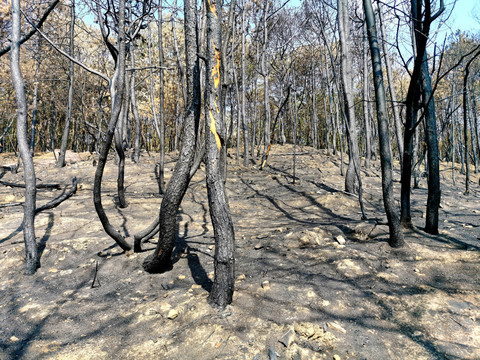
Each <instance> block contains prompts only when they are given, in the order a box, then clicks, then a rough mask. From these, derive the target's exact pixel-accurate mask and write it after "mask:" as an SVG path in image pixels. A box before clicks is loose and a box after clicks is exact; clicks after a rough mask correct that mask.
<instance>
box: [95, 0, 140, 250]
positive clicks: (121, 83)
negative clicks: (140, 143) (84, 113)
mask: <svg viewBox="0 0 480 360" xmlns="http://www.w3.org/2000/svg"><path fill="white" fill-rule="evenodd" d="M118 10H119V21H118V50H115V51H112V56H113V55H115V56H114V60H115V65H116V66H115V75H114V76H113V80H112V81H111V85H110V86H111V88H112V90H113V89H114V88H116V89H115V90H113V91H112V90H111V93H112V95H113V96H112V113H111V116H110V121H109V123H108V128H107V134H106V136H105V143H104V144H103V148H102V150H101V151H100V156H99V158H98V165H97V169H96V171H95V179H94V184H93V202H94V205H95V210H96V212H97V215H98V217H99V219H100V221H101V223H102V225H103V228H104V230H105V232H106V233H107V234H108V235H109V236H110V237H112V238H113V239H114V240H115V241H116V242H117V244H118V245H119V246H120V247H121V248H122V249H123V250H125V251H128V250H131V245H130V244H128V243H127V242H126V241H125V238H124V237H123V236H122V235H121V234H120V232H119V231H118V230H116V229H114V227H113V226H112V225H111V224H110V221H109V220H108V217H107V215H106V213H105V210H104V209H103V205H102V178H103V171H104V169H105V165H106V163H107V157H108V153H109V151H110V146H111V145H112V140H113V136H114V134H115V127H116V125H117V122H118V119H119V117H120V112H121V110H122V104H123V98H124V93H125V57H126V54H125V53H126V46H125V0H120V5H119V9H118ZM98 11H99V13H98V18H99V19H100V20H101V19H102V15H101V14H100V9H99V10H98ZM104 37H105V36H104ZM107 40H108V39H107ZM107 40H106V41H107ZM107 44H109V45H111V46H113V45H112V44H110V42H107Z"/></svg>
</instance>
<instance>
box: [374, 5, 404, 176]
mask: <svg viewBox="0 0 480 360" xmlns="http://www.w3.org/2000/svg"><path fill="white" fill-rule="evenodd" d="M377 5H378V19H379V22H380V34H381V43H382V48H383V54H384V56H385V67H386V70H387V80H388V90H389V92H390V100H391V101H392V110H393V123H394V125H395V138H396V140H397V146H398V158H399V161H400V168H401V167H402V164H403V143H402V139H403V134H402V119H401V118H400V112H399V111H398V106H397V93H396V91H395V84H394V83H393V76H392V66H391V64H390V55H389V54H388V48H387V42H386V39H385V34H386V33H385V26H384V24H383V20H382V8H381V5H380V2H378V3H377Z"/></svg>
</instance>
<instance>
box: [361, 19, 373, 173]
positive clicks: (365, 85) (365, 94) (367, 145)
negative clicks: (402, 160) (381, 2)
mask: <svg viewBox="0 0 480 360" xmlns="http://www.w3.org/2000/svg"><path fill="white" fill-rule="evenodd" d="M363 41H364V44H363V46H362V50H363V51H362V55H363V122H364V123H365V167H366V168H367V169H368V168H370V158H371V156H372V147H371V145H372V142H371V137H372V131H371V129H370V119H369V116H368V99H369V96H368V95H369V91H368V90H369V89H368V88H369V86H368V78H369V71H368V61H367V57H368V54H367V53H368V37H367V29H366V26H364V40H363Z"/></svg>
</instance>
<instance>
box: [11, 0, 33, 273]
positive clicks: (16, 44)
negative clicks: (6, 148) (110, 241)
mask: <svg viewBox="0 0 480 360" xmlns="http://www.w3.org/2000/svg"><path fill="white" fill-rule="evenodd" d="M20 29H21V23H20V0H13V1H12V30H11V32H12V33H11V45H10V72H11V76H12V83H13V88H14V91H15V100H16V103H17V142H18V148H19V150H20V156H21V158H22V162H23V169H24V177H25V204H24V205H23V240H24V242H25V259H26V263H25V274H26V275H32V274H34V273H35V271H36V270H37V268H38V267H39V265H40V264H39V258H38V249H37V243H36V241H35V223H34V221H35V207H36V195H37V190H36V180H35V168H34V166H33V159H32V156H31V154H30V151H29V147H28V141H27V100H26V96H25V85H24V81H23V77H22V73H21V71H20Z"/></svg>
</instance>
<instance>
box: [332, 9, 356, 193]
mask: <svg viewBox="0 0 480 360" xmlns="http://www.w3.org/2000/svg"><path fill="white" fill-rule="evenodd" d="M337 5H338V31H339V35H340V46H341V63H340V66H341V77H340V78H341V81H342V87H343V96H344V108H345V123H346V127H347V138H348V149H349V151H348V158H349V162H348V168H347V173H346V175H345V191H347V192H350V193H352V194H356V193H357V192H358V191H357V186H358V182H357V181H358V180H359V178H358V177H357V172H358V173H359V171H360V169H357V170H356V169H355V167H356V166H357V165H359V164H360V162H359V155H358V140H357V122H356V120H355V103H354V99H353V83H352V70H353V67H352V54H351V51H350V44H349V41H350V40H349V33H350V24H349V22H350V19H349V17H348V7H347V0H338V1H337Z"/></svg>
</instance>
